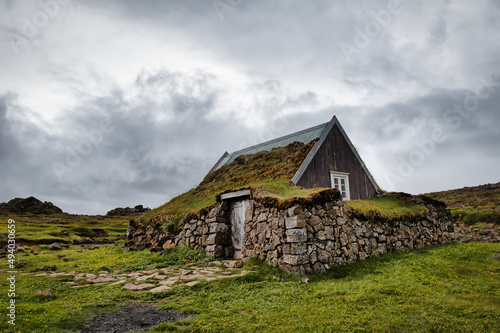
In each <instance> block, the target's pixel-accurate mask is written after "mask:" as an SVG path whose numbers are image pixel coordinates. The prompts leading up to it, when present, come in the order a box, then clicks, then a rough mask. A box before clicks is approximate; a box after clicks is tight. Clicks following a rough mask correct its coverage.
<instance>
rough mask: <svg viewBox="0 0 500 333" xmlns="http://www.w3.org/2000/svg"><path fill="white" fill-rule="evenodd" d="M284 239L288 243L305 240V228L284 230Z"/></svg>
mask: <svg viewBox="0 0 500 333" xmlns="http://www.w3.org/2000/svg"><path fill="white" fill-rule="evenodd" d="M286 241H287V242H289V243H301V242H306V241H307V229H306V228H301V229H290V230H287V231H286Z"/></svg>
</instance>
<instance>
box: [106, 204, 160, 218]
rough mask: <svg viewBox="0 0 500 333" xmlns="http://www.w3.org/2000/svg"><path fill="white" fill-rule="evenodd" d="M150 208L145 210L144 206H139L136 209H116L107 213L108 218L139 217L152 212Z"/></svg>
mask: <svg viewBox="0 0 500 333" xmlns="http://www.w3.org/2000/svg"><path fill="white" fill-rule="evenodd" d="M150 210H151V209H150V208H147V207H146V208H144V207H143V206H142V205H137V206H135V207H134V208H130V207H125V208H120V207H119V208H115V209H112V210H110V211H109V212H107V213H106V216H107V217H111V216H139V215H141V214H142V213H145V212H148V211H150Z"/></svg>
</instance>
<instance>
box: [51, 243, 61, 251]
mask: <svg viewBox="0 0 500 333" xmlns="http://www.w3.org/2000/svg"><path fill="white" fill-rule="evenodd" d="M49 250H62V246H61V244H59V243H57V242H55V243H52V244H50V245H49Z"/></svg>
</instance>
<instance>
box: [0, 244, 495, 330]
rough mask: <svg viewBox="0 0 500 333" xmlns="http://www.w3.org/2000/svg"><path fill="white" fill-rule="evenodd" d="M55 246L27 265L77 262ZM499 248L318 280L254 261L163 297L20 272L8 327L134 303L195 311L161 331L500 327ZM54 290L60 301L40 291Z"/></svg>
mask: <svg viewBox="0 0 500 333" xmlns="http://www.w3.org/2000/svg"><path fill="white" fill-rule="evenodd" d="M76 250H77V249H76V248H73V247H70V248H69V249H67V250H65V251H68V252H67V253H66V256H67V257H74V259H75V261H74V262H71V263H73V264H74V263H75V262H76V263H77V264H78V266H79V267H78V269H77V270H78V271H88V272H95V271H96V270H98V269H100V267H98V266H99V265H101V264H103V263H104V262H106V265H107V266H111V267H109V268H110V269H123V270H125V271H133V270H134V269H143V268H151V267H158V266H161V265H162V262H164V264H167V263H170V264H172V263H182V262H183V259H184V256H190V258H193V255H194V256H195V257H196V255H195V251H193V250H189V249H184V250H176V251H180V252H177V253H172V254H171V255H170V256H166V257H163V258H162V256H161V255H159V254H156V253H149V252H146V251H144V252H136V253H121V251H119V249H117V248H116V247H115V248H100V249H96V250H88V249H86V250H85V251H88V252H82V253H83V254H82V253H78V252H75V253H73V252H71V251H76ZM183 251H184V252H183ZM48 252H49V251H47V250H41V253H40V254H39V255H38V256H36V257H38V258H34V257H35V256H29V257H27V258H25V259H26V260H28V263H27V264H26V266H25V267H24V268H22V269H21V270H22V271H30V270H33V267H35V266H37V265H38V264H40V263H41V262H42V261H43V262H45V263H46V264H55V265H56V266H57V267H58V268H57V270H58V271H67V270H69V269H72V270H73V269H75V268H73V267H70V266H63V265H60V264H58V262H57V260H59V258H57V256H56V255H55V254H50V253H48ZM85 253H87V256H85ZM499 253H500V244H498V243H496V244H494V243H489V244H488V243H486V244H484V243H468V244H462V243H453V244H448V245H440V246H433V247H429V248H425V249H421V250H416V251H412V252H400V253H390V254H385V255H383V256H380V257H375V258H372V259H370V260H367V261H361V262H355V263H351V264H347V265H345V266H341V267H336V268H333V269H331V270H329V271H327V272H325V273H321V274H319V273H318V274H314V275H310V276H309V279H310V281H311V282H310V283H308V284H302V283H301V281H300V280H301V278H303V277H299V276H294V275H289V274H286V273H283V272H281V271H279V270H277V269H275V268H271V267H269V266H267V265H265V264H261V263H258V262H256V261H254V260H252V261H250V262H248V263H247V264H246V265H247V268H253V269H255V270H256V271H255V272H252V273H249V274H247V275H245V276H243V277H238V278H229V279H222V280H216V281H209V282H201V283H199V284H197V285H196V286H194V287H185V286H178V287H174V288H173V289H172V290H170V291H168V292H162V293H158V294H151V293H147V292H142V293H137V292H131V291H128V290H125V289H122V288H120V287H119V286H99V285H96V286H88V287H83V288H70V287H69V286H68V285H66V284H64V283H63V282H64V281H65V280H66V279H67V278H66V277H58V278H47V277H37V276H33V275H31V274H30V275H18V276H17V277H18V279H17V282H16V302H17V311H18V312H17V317H16V327H15V329H14V330H12V329H9V327H8V324H7V323H6V320H5V318H4V320H2V321H1V322H0V330H1V331H2V332H18V331H19V330H20V331H21V332H77V330H78V328H80V327H82V326H83V324H84V322H85V320H86V319H88V318H89V317H90V316H92V315H95V314H99V313H104V312H110V311H113V310H115V309H117V308H118V307H119V306H120V305H123V304H125V303H126V302H129V301H131V300H134V301H142V302H159V303H163V304H164V305H163V308H166V309H178V310H179V311H182V312H184V313H191V314H193V317H192V318H190V319H185V320H182V321H180V322H176V323H168V324H166V323H165V324H160V325H158V326H157V327H156V328H154V329H153V330H151V332H170V331H186V332H498V331H500V294H499V292H498V291H499V290H500V260H499V259H498V258H494V257H493V256H494V255H497V254H499ZM57 254H61V253H57ZM77 254H78V255H81V256H80V257H79V256H78V255H77ZM43 256H45V257H43ZM85 257H87V259H85ZM39 258H44V259H43V260H41V261H40V262H38V260H40V259H39ZM201 258H202V257H199V259H200V260H201ZM101 259H102V260H103V261H101ZM85 260H87V261H88V262H87V263H86V261H85ZM105 260H107V261H105ZM194 261H195V262H196V259H194ZM92 262H95V264H92ZM200 262H202V261H200ZM6 278H7V275H6V274H5V273H0V285H1V288H2V294H1V296H0V302H1V304H0V306H1V307H2V308H3V309H5V308H6V306H7V302H8V300H9V298H8V297H7V292H6V291H7V286H8V284H7V280H6ZM46 288H50V289H51V290H52V291H53V292H54V294H55V297H54V298H43V297H42V298H41V297H40V296H35V292H36V291H37V290H43V289H46Z"/></svg>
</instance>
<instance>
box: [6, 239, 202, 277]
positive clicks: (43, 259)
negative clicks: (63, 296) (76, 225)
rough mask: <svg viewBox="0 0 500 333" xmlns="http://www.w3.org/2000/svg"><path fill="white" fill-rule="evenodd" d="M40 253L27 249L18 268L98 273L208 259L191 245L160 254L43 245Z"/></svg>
mask: <svg viewBox="0 0 500 333" xmlns="http://www.w3.org/2000/svg"><path fill="white" fill-rule="evenodd" d="M30 248H32V247H27V248H26V250H29V249H30ZM37 253H38V254H37V255H33V254H29V253H27V252H24V253H19V254H17V257H16V258H17V260H26V263H22V264H18V267H20V268H22V270H23V271H25V272H37V271H38V268H39V267H40V266H42V265H49V266H55V267H56V269H55V271H56V272H69V271H78V272H87V273H96V272H99V271H101V270H110V271H115V270H121V271H123V272H130V271H134V270H144V269H152V268H163V267H168V266H171V265H176V266H178V267H182V266H184V265H188V266H193V265H200V264H201V263H202V262H203V260H204V259H205V258H206V255H205V253H204V252H200V251H195V250H193V249H191V248H189V247H176V248H174V249H168V250H165V251H164V252H156V253H151V252H149V251H129V252H126V253H123V252H122V251H121V249H120V247H119V246H103V247H99V248H95V249H92V248H89V247H79V246H70V247H68V248H63V249H62V250H60V251H50V250H48V249H47V246H44V245H42V246H40V251H38V252H37ZM63 259H70V261H64V260H63Z"/></svg>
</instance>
